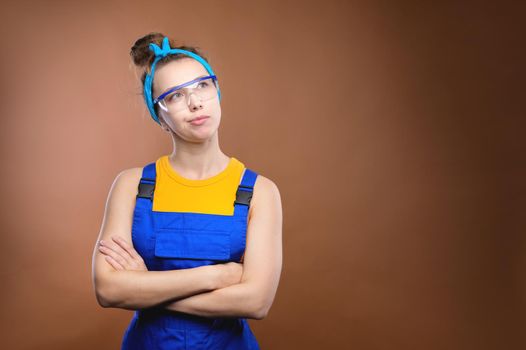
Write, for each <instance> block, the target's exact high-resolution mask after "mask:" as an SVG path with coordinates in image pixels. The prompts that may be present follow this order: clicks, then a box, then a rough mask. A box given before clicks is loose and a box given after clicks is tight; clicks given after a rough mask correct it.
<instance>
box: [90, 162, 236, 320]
mask: <svg viewBox="0 0 526 350" xmlns="http://www.w3.org/2000/svg"><path fill="white" fill-rule="evenodd" d="M141 173H142V169H141V168H133V169H128V170H125V171H123V172H121V173H120V174H119V175H118V176H117V177H116V179H115V181H114V182H113V185H112V187H111V189H110V193H109V195H108V200H107V202H106V208H105V213H104V218H103V222H102V227H101V230H100V234H99V237H98V239H97V244H96V245H95V249H94V251H93V258H92V278H93V285H94V288H95V294H96V297H97V301H98V302H99V304H100V305H101V306H103V307H117V308H123V309H130V310H135V309H141V308H146V307H150V306H154V305H157V304H160V303H162V302H166V301H169V300H172V299H175V298H181V297H187V296H191V295H194V294H197V293H202V292H206V291H210V290H214V289H216V288H220V287H223V286H225V284H226V285H230V284H232V283H235V282H231V283H230V282H229V281H228V278H230V277H228V278H225V276H226V275H228V274H229V273H231V271H230V270H229V269H230V268H229V267H228V266H227V265H212V266H200V267H196V268H192V269H184V270H172V271H147V270H146V268H144V269H138V270H117V269H115V268H114V267H112V265H111V264H109V263H108V256H106V255H104V254H102V253H101V252H100V251H99V245H98V242H100V240H104V241H105V242H106V244H107V246H108V247H110V245H111V244H114V245H116V244H115V242H113V241H112V239H111V238H110V236H119V237H121V238H123V239H124V240H125V241H126V242H128V243H129V244H130V245H132V239H131V225H132V219H133V211H134V208H135V196H136V194H137V187H138V184H139V180H140V177H141ZM110 259H111V258H110ZM229 276H230V275H229Z"/></svg>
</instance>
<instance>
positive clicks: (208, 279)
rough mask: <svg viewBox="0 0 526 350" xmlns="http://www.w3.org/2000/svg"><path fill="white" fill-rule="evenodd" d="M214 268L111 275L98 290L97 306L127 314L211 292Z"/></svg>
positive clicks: (215, 274)
mask: <svg viewBox="0 0 526 350" xmlns="http://www.w3.org/2000/svg"><path fill="white" fill-rule="evenodd" d="M217 278H218V273H217V270H216V267H215V266H201V267H196V268H191V269H181V270H170V271H131V270H121V271H112V272H111V273H108V276H106V280H105V281H104V283H103V286H101V287H100V288H99V290H98V292H99V294H98V296H99V295H100V300H101V301H102V302H101V305H102V306H104V307H116V308H123V309H128V310H136V309H142V308H147V307H151V306H155V305H157V304H160V303H162V302H166V301H169V300H171V299H175V298H184V297H188V296H191V295H194V294H198V293H203V292H207V291H210V290H214V289H215V288H216V287H217Z"/></svg>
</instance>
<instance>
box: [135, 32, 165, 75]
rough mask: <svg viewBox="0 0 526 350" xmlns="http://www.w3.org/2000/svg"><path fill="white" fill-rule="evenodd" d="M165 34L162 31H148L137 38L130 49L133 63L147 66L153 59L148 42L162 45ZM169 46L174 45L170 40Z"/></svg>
mask: <svg viewBox="0 0 526 350" xmlns="http://www.w3.org/2000/svg"><path fill="white" fill-rule="evenodd" d="M164 37H165V35H164V34H162V33H149V34H146V35H145V36H143V37H142V38H140V39H138V40H137V41H136V42H135V44H133V46H132V48H131V49H130V56H131V58H132V60H133V63H134V64H135V65H136V66H138V67H146V66H149V65H150V64H151V63H152V62H153V60H154V53H153V52H152V51H151V50H150V43H154V44H157V45H159V46H161V45H162V41H163V39H164ZM170 47H175V45H174V43H173V42H172V41H171V40H170Z"/></svg>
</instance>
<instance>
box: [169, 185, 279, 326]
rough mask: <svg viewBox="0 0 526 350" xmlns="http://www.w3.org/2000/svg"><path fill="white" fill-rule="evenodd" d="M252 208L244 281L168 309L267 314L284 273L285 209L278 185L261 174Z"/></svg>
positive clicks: (209, 314)
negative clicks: (282, 207) (282, 271)
mask: <svg viewBox="0 0 526 350" xmlns="http://www.w3.org/2000/svg"><path fill="white" fill-rule="evenodd" d="M250 210H251V213H250V214H249V223H248V228H247V243H246V250H245V256H244V261H243V275H242V277H241V281H240V283H238V284H233V285H231V286H227V287H225V288H220V289H216V290H213V291H211V292H205V293H202V294H198V295H194V296H190V297H187V298H184V299H181V300H177V301H174V302H170V303H169V304H167V305H166V308H167V309H169V310H173V311H180V312H185V313H190V314H195V315H199V316H205V317H245V318H255V319H262V318H264V317H266V315H267V313H268V311H269V309H270V307H271V305H272V302H273V300H274V296H275V294H276V290H277V287H278V282H279V278H280V274H281V266H282V238H281V237H282V233H281V232H282V209H281V198H280V194H279V190H278V188H277V186H276V185H275V184H274V183H273V182H272V181H271V180H269V179H267V178H264V177H263V176H261V175H259V176H258V178H257V180H256V185H255V186H254V194H253V197H252V200H251V208H250Z"/></svg>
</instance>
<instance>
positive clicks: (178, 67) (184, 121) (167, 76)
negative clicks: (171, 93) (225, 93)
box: [153, 58, 221, 142]
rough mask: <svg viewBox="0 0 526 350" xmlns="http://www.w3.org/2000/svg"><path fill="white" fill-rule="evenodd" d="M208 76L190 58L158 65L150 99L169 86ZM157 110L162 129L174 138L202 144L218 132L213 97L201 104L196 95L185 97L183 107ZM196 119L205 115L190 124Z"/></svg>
mask: <svg viewBox="0 0 526 350" xmlns="http://www.w3.org/2000/svg"><path fill="white" fill-rule="evenodd" d="M206 75H209V73H208V72H207V71H206V69H205V67H203V65H202V64H201V63H199V62H197V61H196V60H194V59H193V58H183V59H179V60H176V61H172V62H169V63H167V64H165V65H163V66H161V67H160V68H159V69H158V70H156V72H155V76H154V81H153V97H154V98H156V97H157V96H159V95H161V94H162V93H163V92H165V91H166V90H168V89H169V88H171V87H174V86H177V85H181V84H183V83H186V82H188V81H191V80H194V79H195V78H197V77H199V76H206ZM157 110H158V111H159V113H158V115H159V121H160V123H161V125H162V126H163V128H170V129H171V130H172V131H173V132H174V133H175V134H176V136H178V137H180V138H182V139H184V140H186V141H189V142H203V141H206V140H208V139H210V138H211V137H212V136H213V135H214V134H215V133H216V132H217V130H218V129H219V123H220V121H221V105H220V104H219V97H218V96H217V94H215V96H214V97H213V98H211V99H209V100H206V101H202V100H201V99H200V98H199V97H198V96H196V94H190V95H189V96H188V97H187V104H186V106H185V108H183V109H181V110H178V111H176V112H170V111H165V110H163V109H162V108H158V109H157ZM199 116H207V117H208V118H206V119H205V120H204V122H203V123H201V124H199V125H195V124H192V123H191V122H190V121H191V120H192V119H193V118H195V117H199Z"/></svg>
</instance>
